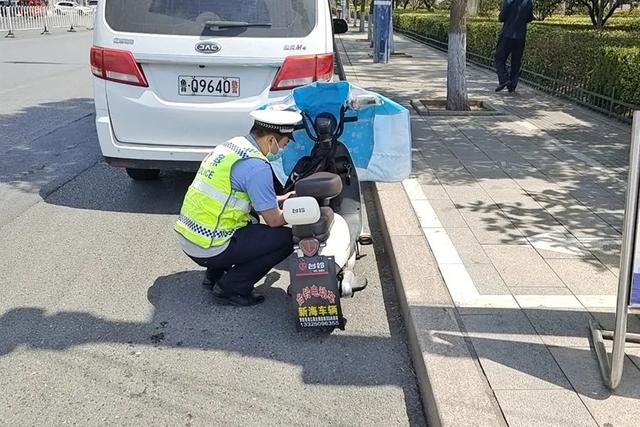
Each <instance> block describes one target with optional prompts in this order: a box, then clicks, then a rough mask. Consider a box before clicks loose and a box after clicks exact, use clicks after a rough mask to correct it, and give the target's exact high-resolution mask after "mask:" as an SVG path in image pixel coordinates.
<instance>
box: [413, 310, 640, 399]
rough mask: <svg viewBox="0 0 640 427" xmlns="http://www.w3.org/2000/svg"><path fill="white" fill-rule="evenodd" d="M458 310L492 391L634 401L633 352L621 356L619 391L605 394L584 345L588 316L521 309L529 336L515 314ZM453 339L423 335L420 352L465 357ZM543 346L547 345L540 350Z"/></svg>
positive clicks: (638, 374) (639, 372) (639, 390)
mask: <svg viewBox="0 0 640 427" xmlns="http://www.w3.org/2000/svg"><path fill="white" fill-rule="evenodd" d="M413 308H414V309H415V307H413ZM442 310H443V309H442V308H438V307H420V308H419V311H420V312H421V313H422V314H421V315H420V316H424V317H425V318H437V316H442V314H440V313H439V312H440V311H442ZM461 310H462V311H461V314H462V315H463V317H464V320H463V323H464V326H465V329H466V332H467V333H468V336H469V340H470V341H471V343H472V345H473V348H474V350H475V352H476V354H477V356H478V357H479V359H480V362H481V364H482V367H483V370H484V373H485V375H486V376H487V379H488V381H489V383H490V384H491V386H492V388H494V389H500V388H501V387H504V386H506V384H510V386H511V387H513V384H514V383H517V384H519V387H521V389H523V390H525V389H549V388H554V387H561V388H564V389H567V390H571V391H573V390H575V391H577V392H578V393H580V394H582V395H585V396H587V397H589V398H592V399H596V400H605V399H607V398H608V397H610V396H612V395H615V396H623V397H627V398H632V399H640V382H639V380H640V357H638V356H637V354H638V353H637V352H636V353H634V354H627V358H626V360H625V365H626V366H625V376H624V379H623V382H622V385H621V386H620V388H618V389H617V390H616V391H615V392H611V391H610V390H609V389H607V388H606V387H605V386H604V384H603V382H602V379H601V376H600V371H599V368H598V363H597V360H596V357H595V353H594V352H593V351H592V346H591V342H590V334H589V329H588V323H587V322H588V318H589V314H588V313H586V312H584V311H570V310H562V309H557V310H554V309H531V310H526V313H527V314H526V316H527V317H528V318H529V319H531V320H532V323H534V325H535V331H534V330H532V329H531V328H530V326H529V327H528V328H527V327H526V326H523V325H524V323H523V322H522V321H521V318H522V316H523V315H522V312H521V311H520V309H517V310H516V309H494V308H491V309H481V308H473V309H468V311H466V312H465V309H461ZM465 313H466V314H465ZM596 316H597V317H598V318H599V320H600V322H601V323H603V324H605V325H606V326H611V324H612V323H613V322H614V314H613V313H596ZM554 323H555V324H554ZM567 325H571V326H572V327H567ZM536 333H537V334H538V335H539V336H540V338H538V335H536ZM459 334H460V333H459V332H457V331H456V332H453V331H451V332H450V331H446V330H441V331H436V332H434V333H433V334H431V335H430V336H429V337H430V338H429V340H430V343H429V344H427V345H426V348H429V349H430V352H432V353H436V354H440V355H443V356H450V357H451V356H452V355H455V354H466V352H464V351H458V350H456V349H455V348H454V347H455V346H457V345H466V344H464V342H463V341H461V340H460V335H459ZM545 342H546V343H547V344H551V345H549V346H548V345H545ZM461 343H462V344H461ZM554 344H555V345H554ZM635 349H636V350H637V346H635ZM609 351H611V350H610V348H609Z"/></svg>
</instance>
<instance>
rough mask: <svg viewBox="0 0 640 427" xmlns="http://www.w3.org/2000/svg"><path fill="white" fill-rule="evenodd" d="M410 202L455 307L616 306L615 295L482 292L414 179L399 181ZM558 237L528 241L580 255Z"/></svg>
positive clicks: (543, 237) (544, 235)
mask: <svg viewBox="0 0 640 427" xmlns="http://www.w3.org/2000/svg"><path fill="white" fill-rule="evenodd" d="M402 186H403V187H404V189H405V191H406V193H407V195H408V196H409V200H410V201H411V205H412V206H413V209H414V211H415V213H416V215H417V217H418V220H419V221H420V226H421V227H422V232H423V233H424V236H425V237H426V239H427V242H429V246H430V247H431V252H433V256H434V257H435V259H436V262H437V264H438V269H439V270H440V274H441V275H442V278H443V280H444V282H445V284H446V286H447V289H448V290H449V294H450V295H451V299H452V300H453V302H454V303H455V305H456V307H465V308H466V307H469V308H473V307H477V308H504V309H518V308H522V309H525V308H550V309H569V310H580V311H585V310H586V308H585V307H590V308H602V309H604V308H611V307H615V300H616V297H615V295H577V296H574V295H516V296H515V297H514V296H513V295H511V294H506V295H505V294H503V295H481V294H480V292H478V288H477V287H476V285H475V284H474V283H473V278H472V277H471V275H470V274H469V271H468V270H467V268H466V267H465V265H464V263H463V262H462V259H461V258H460V255H459V254H458V251H457V249H456V247H455V245H454V244H453V242H452V241H451V238H450V237H449V235H448V233H447V230H446V229H445V228H444V227H443V226H442V222H441V221H440V219H439V218H438V215H437V213H436V212H435V210H434V209H433V206H432V205H431V203H430V202H429V200H428V199H427V196H426V195H425V194H424V191H423V190H422V187H421V186H420V183H419V182H418V180H417V179H415V178H409V179H405V180H404V181H403V182H402ZM557 237H558V236H555V235H552V233H549V234H548V235H547V234H541V235H540V236H533V237H532V238H530V239H529V240H530V241H532V242H531V243H532V246H536V245H537V247H538V249H546V250H554V251H558V252H563V253H567V254H571V255H578V254H580V252H578V251H579V248H576V247H574V246H573V245H567V246H566V247H563V248H558V247H557V246H554V245H553V244H557Z"/></svg>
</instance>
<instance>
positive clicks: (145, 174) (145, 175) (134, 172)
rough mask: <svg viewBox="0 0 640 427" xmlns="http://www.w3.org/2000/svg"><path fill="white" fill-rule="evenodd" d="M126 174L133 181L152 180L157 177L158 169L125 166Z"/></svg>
mask: <svg viewBox="0 0 640 427" xmlns="http://www.w3.org/2000/svg"><path fill="white" fill-rule="evenodd" d="M127 175H129V177H130V178H131V179H133V180H134V181H152V180H154V179H158V176H159V175H160V169H135V168H127Z"/></svg>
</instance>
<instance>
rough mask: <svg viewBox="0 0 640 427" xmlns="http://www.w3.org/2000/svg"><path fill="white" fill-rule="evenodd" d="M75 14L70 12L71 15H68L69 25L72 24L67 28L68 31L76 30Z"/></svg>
mask: <svg viewBox="0 0 640 427" xmlns="http://www.w3.org/2000/svg"><path fill="white" fill-rule="evenodd" d="M73 15H74V14H73V13H70V14H69V15H67V16H69V25H70V28H69V29H68V30H67V32H68V33H75V32H76V30H75V28H73Z"/></svg>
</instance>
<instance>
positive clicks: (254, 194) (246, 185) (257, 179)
mask: <svg viewBox="0 0 640 427" xmlns="http://www.w3.org/2000/svg"><path fill="white" fill-rule="evenodd" d="M246 138H247V139H248V140H249V141H250V142H251V143H252V144H253V145H254V146H255V147H256V148H258V149H259V147H258V143H257V142H256V140H255V139H253V137H252V136H251V135H250V134H249V135H247V136H246ZM231 188H232V189H234V190H237V191H242V192H244V193H247V194H248V195H249V199H250V200H251V206H252V207H253V209H255V210H256V211H258V212H263V211H268V210H269V209H274V208H277V207H278V200H277V199H276V191H275V189H274V188H273V174H272V173H271V166H269V164H268V163H267V162H265V161H264V160H261V159H255V158H250V159H244V160H238V161H237V162H236V163H235V164H234V165H233V169H231ZM178 240H179V242H180V246H182V250H183V251H184V252H185V253H187V254H188V255H191V256H192V257H196V258H210V257H212V256H216V255H219V254H221V253H222V252H224V250H225V249H227V246H229V244H228V243H225V244H224V245H222V246H213V247H211V248H209V249H203V248H201V247H200V246H198V245H195V244H193V243H191V242H190V241H189V240H187V239H186V238H185V237H184V236H182V235H180V234H178Z"/></svg>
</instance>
